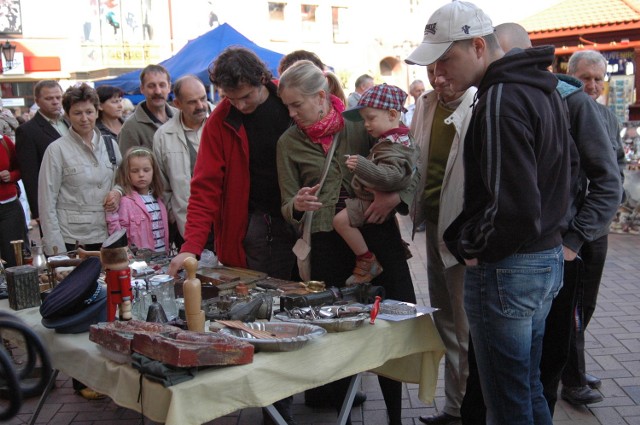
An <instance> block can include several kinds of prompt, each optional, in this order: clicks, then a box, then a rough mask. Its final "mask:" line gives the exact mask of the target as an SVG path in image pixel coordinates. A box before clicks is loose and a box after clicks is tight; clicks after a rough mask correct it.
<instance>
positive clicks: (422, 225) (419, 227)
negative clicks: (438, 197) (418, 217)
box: [416, 221, 427, 233]
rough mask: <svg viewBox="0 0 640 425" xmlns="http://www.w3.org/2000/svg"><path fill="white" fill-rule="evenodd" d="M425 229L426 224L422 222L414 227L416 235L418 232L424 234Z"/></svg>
mask: <svg viewBox="0 0 640 425" xmlns="http://www.w3.org/2000/svg"><path fill="white" fill-rule="evenodd" d="M426 228H427V223H425V222H424V221H423V222H422V223H420V224H418V225H417V226H416V233H418V232H424V231H425V229H426Z"/></svg>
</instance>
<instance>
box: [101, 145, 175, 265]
mask: <svg viewBox="0 0 640 425" xmlns="http://www.w3.org/2000/svg"><path fill="white" fill-rule="evenodd" d="M116 183H117V184H118V185H119V186H120V187H121V188H122V190H123V192H124V195H123V196H122V199H121V200H120V207H119V208H118V211H116V212H113V213H107V225H108V227H109V234H111V233H113V232H115V231H116V230H120V229H121V228H125V229H127V238H128V240H129V244H130V245H131V244H135V245H136V246H137V247H138V248H147V249H150V250H152V251H157V252H164V253H167V254H168V253H169V222H168V219H167V209H166V208H165V206H164V203H163V202H162V198H161V196H162V193H163V190H164V187H163V184H162V178H161V176H160V170H159V168H158V163H157V161H156V159H155V157H154V155H153V152H151V151H150V150H149V149H147V148H144V147H133V148H131V149H129V151H127V154H126V155H125V157H124V158H123V160H122V162H121V163H120V167H118V172H117V174H116Z"/></svg>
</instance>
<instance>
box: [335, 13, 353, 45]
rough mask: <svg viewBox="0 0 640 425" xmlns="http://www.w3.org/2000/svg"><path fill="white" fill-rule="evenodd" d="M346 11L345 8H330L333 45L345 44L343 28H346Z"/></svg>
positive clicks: (345, 34) (345, 38)
mask: <svg viewBox="0 0 640 425" xmlns="http://www.w3.org/2000/svg"><path fill="white" fill-rule="evenodd" d="M347 11H348V9H347V8H346V7H335V6H334V7H332V8H331V23H332V24H333V42H334V43H347V42H348V41H349V40H348V38H347V33H346V31H345V28H346V27H347V21H346V20H347Z"/></svg>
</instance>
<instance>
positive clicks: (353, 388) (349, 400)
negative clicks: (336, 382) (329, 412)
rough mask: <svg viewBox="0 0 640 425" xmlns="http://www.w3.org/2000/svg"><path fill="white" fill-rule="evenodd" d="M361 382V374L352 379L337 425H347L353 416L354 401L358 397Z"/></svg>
mask: <svg viewBox="0 0 640 425" xmlns="http://www.w3.org/2000/svg"><path fill="white" fill-rule="evenodd" d="M361 380H362V377H361V376H360V374H359V373H358V374H356V375H353V376H352V377H351V382H350V383H349V388H348V389H347V394H346V395H345V397H344V401H343V402H342V409H340V415H338V422H337V425H345V424H346V423H347V419H349V415H350V414H351V407H352V406H353V399H354V398H355V397H356V393H357V392H358V387H359V386H360V381H361Z"/></svg>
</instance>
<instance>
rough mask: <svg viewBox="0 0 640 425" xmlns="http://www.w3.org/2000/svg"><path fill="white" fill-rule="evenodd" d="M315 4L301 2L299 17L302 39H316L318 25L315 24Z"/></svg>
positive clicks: (312, 40)
mask: <svg viewBox="0 0 640 425" xmlns="http://www.w3.org/2000/svg"><path fill="white" fill-rule="evenodd" d="M317 8H318V6H317V5H313V4H301V5H300V19H301V21H302V38H303V40H304V41H311V42H314V41H318V26H317V24H316V9H317Z"/></svg>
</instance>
